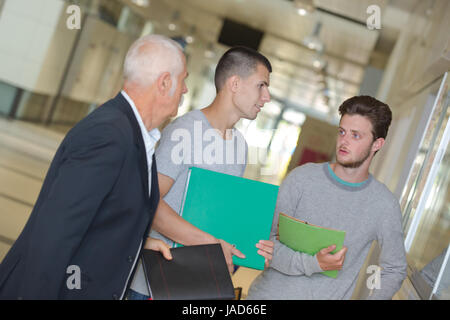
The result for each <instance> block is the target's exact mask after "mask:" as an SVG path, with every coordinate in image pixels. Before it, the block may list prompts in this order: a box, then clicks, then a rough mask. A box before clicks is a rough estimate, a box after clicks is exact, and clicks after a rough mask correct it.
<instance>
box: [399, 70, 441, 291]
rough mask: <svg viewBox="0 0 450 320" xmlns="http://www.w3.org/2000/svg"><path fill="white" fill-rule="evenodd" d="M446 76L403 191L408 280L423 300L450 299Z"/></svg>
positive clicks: (436, 93)
mask: <svg viewBox="0 0 450 320" xmlns="http://www.w3.org/2000/svg"><path fill="white" fill-rule="evenodd" d="M449 83H450V81H449V79H448V77H447V74H446V75H445V76H444V77H443V79H441V80H440V81H439V90H438V91H437V92H435V94H434V97H435V98H434V106H433V110H432V114H431V116H430V120H429V123H428V126H427V129H426V131H425V134H424V137H423V140H422V142H421V144H420V148H419V152H418V153H417V155H416V158H415V161H414V164H413V167H412V169H411V172H410V176H409V177H408V180H407V184H406V186H405V188H404V191H403V195H402V201H401V206H402V211H403V225H404V232H405V234H406V239H405V248H406V251H407V259H408V265H409V268H410V270H409V271H410V272H409V275H410V279H411V282H412V284H413V285H414V287H415V289H416V290H417V292H418V294H419V295H420V297H421V298H422V299H430V298H436V299H450V269H449V268H448V267H447V262H448V251H449V250H448V248H449V243H450V188H449V182H450V148H449V139H450V122H449V116H450V108H449V103H450V90H449Z"/></svg>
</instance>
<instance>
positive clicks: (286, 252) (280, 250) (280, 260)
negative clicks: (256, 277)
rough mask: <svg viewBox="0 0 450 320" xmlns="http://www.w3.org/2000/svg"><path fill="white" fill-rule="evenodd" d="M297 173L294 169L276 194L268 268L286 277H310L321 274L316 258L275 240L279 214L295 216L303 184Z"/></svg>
mask: <svg viewBox="0 0 450 320" xmlns="http://www.w3.org/2000/svg"><path fill="white" fill-rule="evenodd" d="M298 173H299V171H298V169H294V170H293V171H292V172H291V173H290V174H289V175H288V176H287V177H286V179H284V181H283V183H282V184H281V186H280V190H279V192H278V198H277V205H276V207H275V214H274V219H273V223H272V231H271V240H272V241H273V242H274V251H273V258H272V260H271V262H270V267H271V268H274V269H275V270H278V271H279V272H281V273H284V274H286V275H291V276H299V275H306V276H311V275H312V274H313V273H317V272H323V270H322V269H321V268H320V266H319V262H318V261H317V258H316V256H310V255H308V254H306V253H301V252H297V251H294V250H292V249H290V248H289V247H287V246H285V245H284V244H282V243H281V242H280V241H279V240H277V235H278V218H279V215H280V212H283V213H285V214H287V215H289V216H295V212H296V211H297V206H298V204H299V202H300V198H301V196H302V190H301V188H300V187H299V186H300V185H301V184H302V183H303V182H301V181H298V180H299V179H300V178H301V176H300V175H299V174H298Z"/></svg>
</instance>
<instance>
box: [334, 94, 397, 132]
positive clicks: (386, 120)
mask: <svg viewBox="0 0 450 320" xmlns="http://www.w3.org/2000/svg"><path fill="white" fill-rule="evenodd" d="M339 113H340V115H341V117H343V116H344V115H346V114H349V115H354V114H358V115H361V116H363V117H366V118H368V119H369V120H370V122H371V123H372V134H373V140H374V141H375V140H376V139H378V138H383V139H386V136H387V133H388V129H389V126H390V125H391V121H392V112H391V109H390V108H389V106H388V105H387V104H386V103H383V102H381V101H379V100H377V99H375V98H373V97H371V96H356V97H352V98H350V99H347V100H345V101H344V102H343V103H342V104H341V106H340V107H339Z"/></svg>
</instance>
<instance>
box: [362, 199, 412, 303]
mask: <svg viewBox="0 0 450 320" xmlns="http://www.w3.org/2000/svg"><path fill="white" fill-rule="evenodd" d="M386 213H387V214H386V216H385V217H384V219H381V223H380V227H379V228H378V232H377V241H378V244H379V245H380V247H381V254H380V260H379V264H380V267H381V272H380V283H379V286H376V289H374V291H373V293H372V295H370V296H369V299H371V300H388V299H392V297H393V296H394V294H395V293H396V292H397V291H398V290H399V289H400V287H401V285H402V283H403V280H404V279H405V278H406V268H407V263H406V253H405V246H404V238H403V231H402V221H401V210H400V206H399V204H398V202H397V201H396V200H395V203H394V205H393V207H392V208H391V210H389V211H388V212H386ZM377 287H378V288H377Z"/></svg>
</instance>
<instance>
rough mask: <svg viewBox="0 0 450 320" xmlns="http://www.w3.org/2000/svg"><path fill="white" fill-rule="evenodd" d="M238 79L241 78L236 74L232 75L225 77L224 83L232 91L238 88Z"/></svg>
mask: <svg viewBox="0 0 450 320" xmlns="http://www.w3.org/2000/svg"><path fill="white" fill-rule="evenodd" d="M240 81H241V78H239V76H237V75H234V76H231V77H229V78H228V79H227V82H226V85H227V86H228V88H229V89H230V91H231V92H233V93H234V92H236V91H237V89H238V88H239V84H240Z"/></svg>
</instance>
